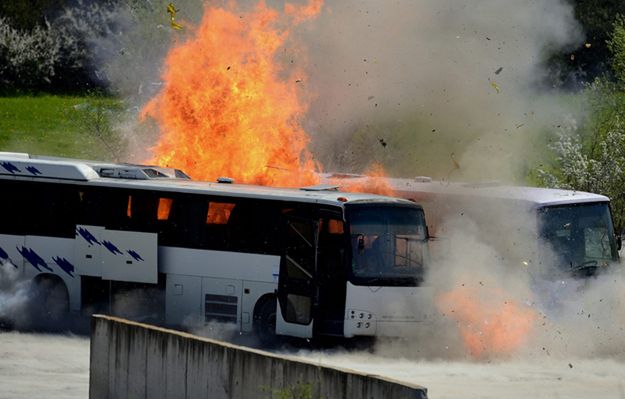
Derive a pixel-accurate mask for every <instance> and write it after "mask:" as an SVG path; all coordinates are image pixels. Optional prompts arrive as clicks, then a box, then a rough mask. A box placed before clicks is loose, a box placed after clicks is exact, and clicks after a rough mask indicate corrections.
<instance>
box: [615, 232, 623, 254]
mask: <svg viewBox="0 0 625 399" xmlns="http://www.w3.org/2000/svg"><path fill="white" fill-rule="evenodd" d="M621 248H623V236H622V235H621V234H616V249H617V250H618V251H620V250H621Z"/></svg>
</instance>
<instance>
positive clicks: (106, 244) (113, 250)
mask: <svg viewBox="0 0 625 399" xmlns="http://www.w3.org/2000/svg"><path fill="white" fill-rule="evenodd" d="M102 245H104V248H106V249H108V250H109V251H110V252H111V253H112V254H113V255H123V252H122V251H120V250H119V248H117V247H116V246H115V244H113V243H111V242H109V241H106V240H105V241H102Z"/></svg>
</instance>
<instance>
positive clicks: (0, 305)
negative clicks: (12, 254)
mask: <svg viewBox="0 0 625 399" xmlns="http://www.w3.org/2000/svg"><path fill="white" fill-rule="evenodd" d="M31 286H32V284H31V282H30V281H29V280H24V279H23V278H21V273H20V270H19V268H18V267H17V266H15V265H14V264H13V263H11V261H10V260H5V261H2V260H0V322H2V321H5V322H9V323H11V324H15V325H18V326H22V325H24V324H25V323H27V321H28V307H29V300H30V297H31V295H32V290H31Z"/></svg>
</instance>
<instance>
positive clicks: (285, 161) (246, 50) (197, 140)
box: [141, 0, 322, 186]
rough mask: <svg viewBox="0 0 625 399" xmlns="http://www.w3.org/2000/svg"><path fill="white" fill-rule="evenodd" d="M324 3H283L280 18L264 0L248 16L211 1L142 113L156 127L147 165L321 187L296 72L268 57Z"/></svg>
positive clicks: (200, 174) (173, 54) (206, 177)
mask: <svg viewBox="0 0 625 399" xmlns="http://www.w3.org/2000/svg"><path fill="white" fill-rule="evenodd" d="M321 5H322V1H321V0H312V1H311V2H310V3H309V4H306V5H303V6H299V7H298V6H294V5H288V6H287V7H286V12H285V13H283V14H281V13H279V12H278V11H276V10H273V9H271V8H269V7H267V6H266V5H265V3H264V2H262V1H261V2H260V3H259V4H258V5H257V6H256V7H255V8H254V9H253V10H251V11H247V12H243V11H240V10H238V9H237V8H236V4H234V3H229V6H228V8H216V7H210V6H207V7H206V8H205V12H204V17H203V19H202V22H201V24H200V26H199V28H197V31H196V32H195V36H194V37H193V38H192V39H190V40H188V41H187V42H185V43H184V44H182V45H180V46H177V47H175V48H173V49H172V50H171V51H170V53H169V54H168V56H167V59H166V67H165V71H164V73H163V76H162V77H163V80H164V82H165V83H164V88H163V90H162V91H161V92H160V93H159V94H158V96H157V97H155V98H153V99H152V100H151V101H150V102H149V103H148V104H147V105H146V106H145V108H144V109H143V110H142V113H141V116H142V117H143V118H145V117H147V116H149V117H152V118H154V119H155V120H156V121H157V122H158V124H159V125H160V128H161V132H162V136H161V138H160V140H159V142H158V143H157V144H156V146H155V147H154V148H153V152H154V158H153V159H152V160H151V161H150V162H151V163H155V164H158V165H163V166H169V167H175V168H180V169H182V170H185V171H186V172H187V173H189V174H190V175H191V176H192V177H194V178H196V179H200V180H215V179H216V178H217V177H219V176H229V177H233V178H235V179H236V181H237V182H240V183H252V184H262V185H276V186H302V185H309V184H315V183H317V182H318V180H319V179H318V177H317V176H316V174H315V170H316V169H317V167H316V165H315V162H314V160H313V157H312V154H311V153H310V152H309V151H308V149H307V145H308V141H309V138H308V135H307V134H306V132H305V131H304V130H303V129H302V127H301V126H300V123H299V122H300V120H301V118H302V117H303V115H304V113H305V111H306V106H305V105H304V104H302V103H301V101H300V100H299V98H298V95H297V90H298V83H297V81H296V78H295V77H296V76H299V77H300V78H298V79H301V75H302V74H301V71H294V72H291V73H288V71H285V70H283V69H281V68H280V67H279V66H278V64H277V63H276V62H275V61H274V58H275V56H276V52H277V51H278V50H279V49H280V48H281V46H282V45H283V44H284V43H285V40H286V39H287V38H288V36H289V33H290V30H291V29H292V28H293V27H294V26H295V25H296V24H298V23H300V22H302V21H304V20H305V19H308V18H312V17H313V16H314V15H316V14H317V13H318V12H319V11H320V9H321Z"/></svg>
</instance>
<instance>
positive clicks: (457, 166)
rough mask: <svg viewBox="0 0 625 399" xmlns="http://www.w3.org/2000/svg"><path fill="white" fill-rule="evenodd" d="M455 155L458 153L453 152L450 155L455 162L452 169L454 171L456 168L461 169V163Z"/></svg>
mask: <svg viewBox="0 0 625 399" xmlns="http://www.w3.org/2000/svg"><path fill="white" fill-rule="evenodd" d="M455 156H456V154H454V153H453V152H452V153H451V154H450V155H449V157H450V158H451V162H453V164H454V168H453V169H452V171H453V170H456V169H460V164H459V163H458V161H456V158H455Z"/></svg>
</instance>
